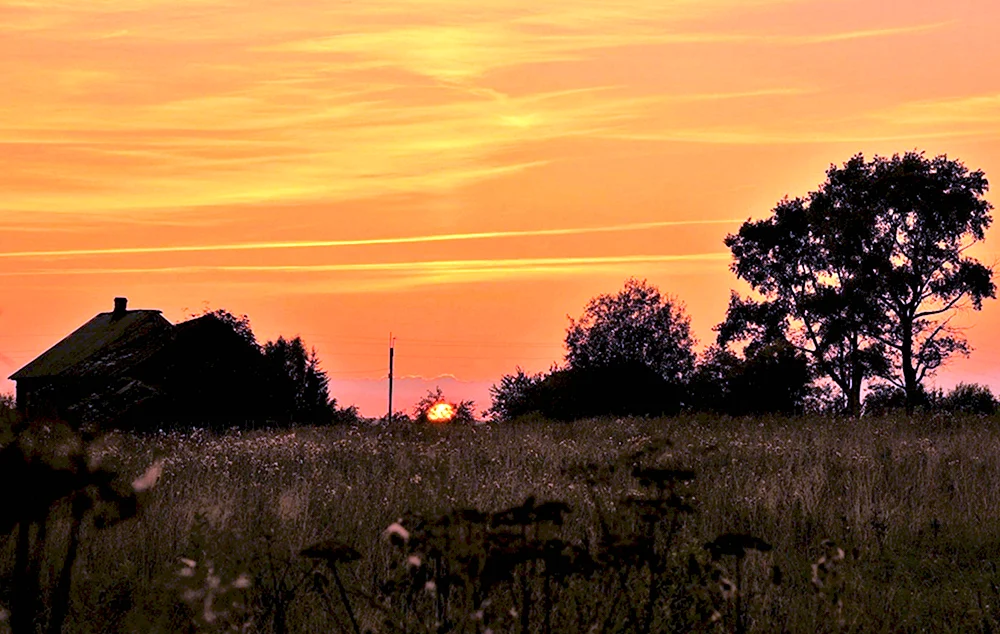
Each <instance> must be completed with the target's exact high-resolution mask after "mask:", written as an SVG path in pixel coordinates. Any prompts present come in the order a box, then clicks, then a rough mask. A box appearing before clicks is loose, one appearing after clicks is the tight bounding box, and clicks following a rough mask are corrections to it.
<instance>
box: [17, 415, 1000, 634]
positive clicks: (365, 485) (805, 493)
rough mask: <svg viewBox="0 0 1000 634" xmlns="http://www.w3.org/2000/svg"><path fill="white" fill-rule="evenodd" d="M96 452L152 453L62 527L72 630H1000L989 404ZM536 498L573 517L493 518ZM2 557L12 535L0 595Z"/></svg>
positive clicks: (129, 458) (161, 438)
mask: <svg viewBox="0 0 1000 634" xmlns="http://www.w3.org/2000/svg"><path fill="white" fill-rule="evenodd" d="M666 441H669V444H667V443H666ZM91 452H92V456H91V460H92V461H98V460H99V461H101V463H102V464H105V465H108V466H109V468H110V467H111V466H114V468H116V469H117V470H118V471H120V472H122V473H123V474H125V476H126V477H134V476H138V475H140V474H141V473H142V472H143V471H144V470H145V469H146V468H147V467H148V465H150V464H151V463H153V462H154V461H156V460H162V465H163V469H162V474H161V477H160V481H159V483H158V484H157V486H156V487H155V488H154V489H153V490H151V491H149V492H147V496H148V498H147V499H146V501H145V503H144V505H143V508H142V510H141V513H140V515H139V516H138V517H136V518H133V519H131V520H128V521H127V522H123V523H121V524H119V525H116V526H113V527H110V528H107V529H104V530H102V531H97V530H84V532H83V534H82V535H81V536H80V546H79V552H78V554H77V560H76V563H75V572H74V576H73V588H72V596H71V602H70V606H69V614H68V616H67V618H66V623H65V625H64V628H63V631H67V632H107V631H143V632H146V631H247V632H336V631H345V632H350V631H365V630H371V631H379V632H381V631H395V629H399V630H403V629H405V630H407V631H427V630H429V631H445V630H449V629H450V630H451V631H478V632H485V631H487V630H491V631H494V632H501V631H511V632H519V631H545V630H548V631H579V630H580V629H581V628H582V629H583V630H588V629H592V631H643V630H645V631H675V630H683V631H756V632H776V631H792V632H815V631H866V632H869V631H871V632H890V631H891V632H899V631H935V632H943V631H995V630H996V628H997V627H998V626H1000V572H998V570H997V562H1000V504H998V503H997V499H998V497H997V496H996V495H995V493H994V492H995V488H996V486H997V483H998V482H1000V425H998V421H997V420H996V419H976V418H965V419H952V418H937V419H920V420H907V419H903V418H896V419H877V420H861V421H850V420H827V419H819V418H813V419H779V418H762V419H748V420H728V419H721V418H714V417H688V418H677V419H666V420H635V419H628V420H592V421H580V422H577V423H575V424H569V425H567V424H556V423H549V422H546V421H524V422H522V423H511V424H487V425H479V426H412V425H411V426H400V427H395V428H385V427H379V426H352V427H332V428H320V429H314V428H301V429H295V430H291V431H255V432H239V431H234V432H231V433H227V434H223V435H213V434H209V433H204V432H192V433H167V434H149V435H139V436H137V435H127V434H113V435H110V436H108V437H106V438H104V439H103V440H102V441H100V442H99V443H97V444H94V445H92V446H91ZM611 465H615V466H616V468H615V469H611V468H609V467H610V466H611ZM684 470H691V471H693V472H694V480H693V481H688V480H687V476H678V475H677V474H678V473H683V471H684ZM665 474H666V475H665ZM657 478H661V479H663V478H665V479H666V480H669V482H667V483H666V484H664V483H663V482H660V483H657V482H656V481H655V480H656V479H657ZM4 486H19V484H18V483H4ZM531 496H533V497H534V500H535V501H536V502H535V504H536V506H537V505H538V504H541V503H543V502H545V501H559V502H563V503H565V504H566V505H567V506H568V507H569V509H570V512H568V513H560V517H559V521H558V522H556V521H548V520H546V521H543V520H537V518H535V519H536V520H537V521H535V520H531V521H528V520H525V521H523V522H522V523H521V525H520V527H517V522H514V523H513V524H512V526H513V528H506V527H505V526H506V525H505V524H503V522H502V521H501V520H498V519H497V518H500V517H502V516H501V513H500V512H502V511H504V510H507V511H508V512H512V511H515V510H516V509H518V508H520V509H522V511H521V512H525V511H523V509H525V506H524V503H525V501H526V500H527V499H528V498H529V497H531ZM657 500H659V502H657ZM687 505H690V506H691V507H692V508H693V511H694V512H693V513H687V512H684V511H685V509H682V508H681V507H682V506H687ZM460 509H466V510H472V509H474V510H476V511H479V512H481V514H482V515H479V516H476V515H473V514H471V511H468V512H467V513H466V514H465V515H457V514H456V513H455V511H457V510H460ZM649 509H654V511H649ZM529 510H530V509H529ZM650 513H652V515H650ZM470 518H472V519H470ZM462 522H466V523H467V524H462V526H467V529H466V528H462V529H461V530H463V531H466V532H464V533H461V535H464V536H466V537H463V539H466V541H468V542H469V543H475V544H479V547H481V548H483V549H486V550H489V549H493V550H491V551H489V552H501V551H499V550H496V549H498V548H501V547H502V548H506V549H508V550H504V551H502V552H504V553H507V554H510V555H511V557H514V555H517V556H520V557H522V558H521V559H518V560H517V561H514V560H513V559H512V560H511V561H512V562H513V563H511V566H512V567H511V569H510V571H509V573H510V576H509V578H503V579H501V581H499V582H497V585H493V586H490V585H489V584H490V583H493V582H492V581H490V580H488V579H485V577H484V574H485V573H483V572H482V570H481V569H476V570H470V569H461V570H459V569H458V567H457V563H456V562H460V561H461V562H465V563H468V561H469V560H468V558H467V559H464V560H462V559H460V553H459V551H458V549H457V544H458V542H456V541H454V540H452V541H441V540H446V539H452V538H451V537H448V535H452V534H453V533H449V532H448V531H452V530H459V529H457V528H454V527H455V526H458V525H459V524H461V523H462ZM477 522H479V523H478V524H477ZM490 522H492V524H491V523H490ZM394 524H396V525H398V528H400V529H403V531H405V533H406V536H407V537H409V538H410V539H412V540H413V541H412V542H410V541H407V542H406V543H402V541H403V540H400V539H398V538H399V537H400V535H402V533H400V532H398V531H397V530H396V529H393V530H392V531H389V532H388V533H387V532H386V529H387V528H388V527H390V526H392V525H394ZM473 525H476V526H479V525H481V526H482V527H483V528H482V529H481V530H480V529H474V528H468V527H472V526H473ZM442 526H446V527H451V528H447V529H445V528H442ZM476 530H479V531H480V532H475V531H476ZM52 534H55V532H53V533H52ZM454 534H458V533H454ZM393 535H395V536H396V538H397V539H396V541H397V542H399V543H397V544H393V543H392V541H393V540H392V539H390V538H392V537H393ZM471 535H474V536H475V538H474V539H473V537H469V536H471ZM418 537H419V539H418ZM751 537H752V538H753V539H756V540H758V541H756V542H753V541H747V540H750V539H751ZM612 538H613V539H612ZM435 539H437V540H438V541H437V542H435V541H434V540H435ZM421 540H422V541H421ZM613 540H617V542H615V544H611V541H613ZM727 540H728V541H727ZM741 540H743V541H741ZM435 544H436V545H435ZM441 544H446V545H445V546H442V545H441ZM529 544H538V545H540V546H538V548H542V546H545V545H546V544H548V545H550V546H551V545H553V544H554V545H555V546H554V547H557V548H559V549H561V550H559V553H560V555H559V556H560V557H563V558H562V559H559V560H558V561H560V562H562V561H571V562H572V565H571V569H568V572H567V573H566V575H564V576H558V575H555V573H553V572H552V571H554V570H556V568H555V567H554V566H555V564H554V563H553V562H554V561H555V560H553V559H545V557H546V556H547V555H545V554H544V553H542V551H541V550H539V551H538V553H536V555H531V556H525V555H523V553H524V552H527V551H526V550H525V549H526V548H527V547H528V546H527V545H529ZM629 545H630V546H629ZM626 546H629V547H631V548H632V549H633V550H632V551H628V550H627V548H626ZM744 546H745V547H744ZM758 546H759V547H758ZM309 547H313V549H312V550H311V551H308V552H307V553H306V554H303V553H302V551H303V550H304V549H307V548H309ZM545 547H548V546H545ZM615 548H617V549H618V550H615ZM63 549H64V547H63ZM449 549H450V550H449ZM14 550H15V544H14V538H13V537H9V538H7V539H6V542H5V543H3V548H2V551H0V564H2V570H3V571H4V575H5V577H4V581H5V587H7V588H8V591H7V592H6V593H5V594H0V603H3V601H4V600H5V598H6V597H9V596H10V590H9V588H10V582H11V579H12V576H11V575H12V574H13V571H12V568H13V561H14ZM50 551H51V552H49V553H48V555H47V556H48V557H49V558H50V559H51V561H53V562H54V561H57V558H58V557H59V553H60V552H62V551H60V548H59V546H58V545H55V546H53V547H52V548H51V549H50ZM484 552H485V551H484ZM629 552H631V553H632V554H633V555H635V556H636V557H638V558H639V559H638V560H634V559H633V560H629V559H628V556H629ZM433 553H436V554H433ZM456 553H459V554H456ZM355 555H356V556H355ZM414 557H416V559H414ZM435 557H436V558H435ZM449 557H450V558H451V559H449ZM531 557H535V559H531ZM614 557H618V559H615V558H614ZM587 558H589V560H588V559H587ZM591 560H592V561H591ZM588 561H589V562H590V563H588ZM432 564H433V566H436V568H434V569H433V570H431V569H430V566H431V565H432ZM567 565H568V566H569V565H570V564H567ZM449 566H450V567H449ZM446 568H447V570H448V571H450V572H449V574H450V575H451V577H448V578H450V579H452V581H453V583H454V584H455V587H456V588H457V587H458V585H460V584H462V583H464V584H465V586H463V588H464V589H463V590H462V591H461V592H459V591H458V590H453V591H452V594H450V595H448V600H447V602H445V601H444V600H442V599H440V597H441V596H444V595H443V593H444V592H445V591H446V589H444V588H442V587H440V583H436V584H430V586H428V584H427V581H434V580H437V581H438V582H440V581H441V580H442V579H445V578H446V577H445V576H443V573H442V570H445V569H446ZM43 569H44V567H43ZM477 575H478V576H477ZM418 581H419V582H420V586H419V587H417V586H416V585H415V584H416V583H417V582H418ZM42 583H43V585H44V584H45V583H54V581H53V579H52V578H48V577H46V576H44V575H43V577H42ZM405 584H409V585H408V586H406V587H405V589H404V585H405ZM477 584H478V585H477ZM484 584H485V585H484ZM484 587H485V588H486V590H485V591H483V588H484ZM407 593H409V594H407ZM422 593H426V594H422ZM484 600H485V605H483V601H484ZM501 608H502V613H501ZM526 608H527V609H529V610H531V612H530V614H529V616H528V617H527V618H525V617H524V611H525V609H526ZM504 615H507V616H504ZM525 628H527V629H525Z"/></svg>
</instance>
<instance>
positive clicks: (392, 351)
mask: <svg viewBox="0 0 1000 634" xmlns="http://www.w3.org/2000/svg"><path fill="white" fill-rule="evenodd" d="M395 343H396V339H395V338H394V337H393V336H392V333H391V332H390V333H389V415H388V416H387V417H386V418H387V419H388V420H389V423H390V424H391V423H392V360H393V357H394V356H395V352H396V348H395Z"/></svg>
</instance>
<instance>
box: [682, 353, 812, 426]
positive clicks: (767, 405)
mask: <svg viewBox="0 0 1000 634" xmlns="http://www.w3.org/2000/svg"><path fill="white" fill-rule="evenodd" d="M688 388H689V391H690V395H691V407H690V408H691V409H694V410H696V411H703V412H716V413H719V414H728V415H730V416H747V415H759V414H785V415H792V414H802V413H803V412H805V410H806V409H807V407H808V400H809V397H810V395H812V393H813V389H812V374H811V372H810V368H809V362H808V360H807V359H806V357H805V355H804V354H802V353H801V352H800V351H798V350H796V349H795V348H794V347H792V346H791V345H788V344H787V343H785V342H781V341H778V342H774V343H770V344H767V345H762V346H758V345H753V346H748V347H747V348H746V350H745V351H744V354H743V356H740V355H737V354H736V353H734V352H732V351H731V350H729V349H728V348H724V347H719V346H713V347H711V348H709V349H708V350H707V351H706V352H705V354H704V355H702V357H701V358H700V359H699V362H698V366H697V368H696V370H695V372H694V375H693V377H692V379H691V381H690V382H689V386H688Z"/></svg>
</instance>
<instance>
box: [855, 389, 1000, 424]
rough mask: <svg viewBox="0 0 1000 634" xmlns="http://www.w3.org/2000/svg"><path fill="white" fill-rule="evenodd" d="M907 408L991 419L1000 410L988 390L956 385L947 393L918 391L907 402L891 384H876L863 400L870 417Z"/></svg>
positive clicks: (900, 390)
mask: <svg viewBox="0 0 1000 634" xmlns="http://www.w3.org/2000/svg"><path fill="white" fill-rule="evenodd" d="M908 407H909V409H910V410H913V409H916V410H920V411H923V412H925V413H932V412H943V413H948V414H969V415H979V416H992V415H994V414H996V413H997V410H998V408H1000V401H998V400H997V398H996V397H995V396H994V395H993V392H992V391H991V390H990V388H989V387H987V386H985V385H978V384H975V383H959V384H958V385H956V386H955V387H954V388H953V389H952V390H951V391H949V392H945V391H943V390H940V389H936V390H926V389H921V390H920V391H919V392H918V393H917V396H916V397H915V398H912V399H911V400H910V401H909V402H908V400H907V398H906V391H905V390H903V389H902V388H900V387H897V386H895V385H892V384H891V383H876V384H875V385H873V386H872V387H871V389H870V390H869V392H868V395H867V396H866V397H865V408H864V411H865V414H866V415H870V416H886V415H888V414H891V413H893V412H895V411H905V410H907V408H908Z"/></svg>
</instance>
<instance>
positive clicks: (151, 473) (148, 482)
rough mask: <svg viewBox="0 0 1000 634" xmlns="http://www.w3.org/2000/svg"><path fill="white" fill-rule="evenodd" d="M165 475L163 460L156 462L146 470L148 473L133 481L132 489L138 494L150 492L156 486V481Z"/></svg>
mask: <svg viewBox="0 0 1000 634" xmlns="http://www.w3.org/2000/svg"><path fill="white" fill-rule="evenodd" d="M162 473H163V460H162V459H160V460H156V461H155V462H153V464H151V465H150V466H149V468H148V469H146V472H145V473H143V474H142V475H141V476H139V477H138V478H136V479H135V480H133V481H132V489H134V490H135V492H136V493H142V492H143V491H148V490H150V489H152V488H153V486H155V485H156V481H157V480H159V479H160V475H161V474H162Z"/></svg>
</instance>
